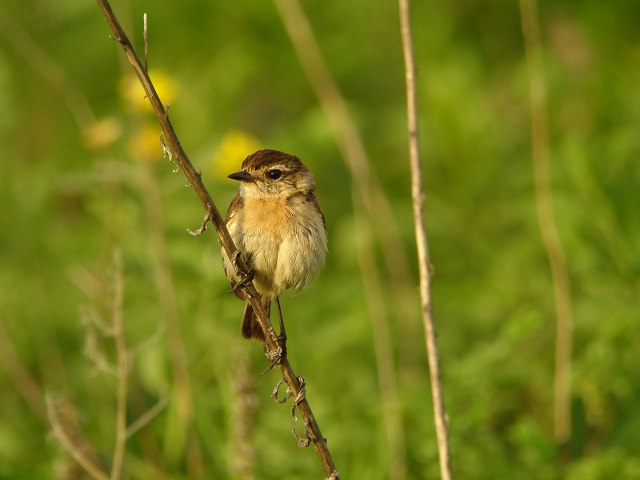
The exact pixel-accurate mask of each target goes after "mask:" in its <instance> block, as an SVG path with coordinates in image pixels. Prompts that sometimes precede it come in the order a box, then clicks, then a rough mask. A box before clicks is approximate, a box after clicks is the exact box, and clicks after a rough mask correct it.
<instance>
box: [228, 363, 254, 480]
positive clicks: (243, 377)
mask: <svg viewBox="0 0 640 480" xmlns="http://www.w3.org/2000/svg"><path fill="white" fill-rule="evenodd" d="M233 370H234V372H233V373H234V383H233V395H234V401H233V407H232V408H233V410H232V412H231V459H230V462H231V472H232V473H233V475H234V476H235V477H237V478H242V479H243V480H253V479H254V478H256V477H255V472H254V470H255V460H256V454H255V448H254V446H253V442H252V436H253V426H254V423H255V412H256V408H257V406H258V396H257V395H256V387H255V381H254V379H253V377H252V376H251V361H250V357H249V355H247V352H246V350H238V351H237V352H236V354H235V359H234V362H233Z"/></svg>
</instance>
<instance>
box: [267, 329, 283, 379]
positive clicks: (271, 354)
mask: <svg viewBox="0 0 640 480" xmlns="http://www.w3.org/2000/svg"><path fill="white" fill-rule="evenodd" d="M264 354H265V355H266V357H267V359H268V360H269V366H268V367H267V368H266V369H265V370H264V371H263V372H261V373H260V375H264V374H265V373H267V372H268V371H269V370H272V369H273V367H275V366H276V365H278V364H280V363H281V362H282V361H284V359H286V358H287V336H286V335H285V334H282V335H278V336H277V337H276V346H275V348H269V346H268V345H267V344H266V343H265V344H264Z"/></svg>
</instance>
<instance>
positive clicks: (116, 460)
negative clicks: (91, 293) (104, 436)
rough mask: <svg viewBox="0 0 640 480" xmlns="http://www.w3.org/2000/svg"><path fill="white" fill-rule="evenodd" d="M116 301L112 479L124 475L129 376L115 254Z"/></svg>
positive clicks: (121, 283)
mask: <svg viewBox="0 0 640 480" xmlns="http://www.w3.org/2000/svg"><path fill="white" fill-rule="evenodd" d="M114 270H115V279H114V282H113V283H114V290H115V291H114V299H113V300H114V301H113V341H114V343H115V347H116V365H117V377H116V378H117V381H118V386H117V398H116V405H117V408H116V441H115V446H114V448H113V460H112V461H113V463H112V465H111V477H110V479H111V480H118V479H119V478H120V477H121V476H122V463H123V460H124V451H125V446H126V444H127V381H128V378H129V352H127V345H126V343H125V339H124V318H123V307H122V300H123V290H124V279H123V278H122V259H121V257H120V256H119V255H118V254H115V255H114Z"/></svg>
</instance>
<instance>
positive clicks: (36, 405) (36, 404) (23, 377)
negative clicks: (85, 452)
mask: <svg viewBox="0 0 640 480" xmlns="http://www.w3.org/2000/svg"><path fill="white" fill-rule="evenodd" d="M0 365H2V366H3V367H4V369H5V370H6V371H7V374H8V375H9V378H10V379H11V381H12V382H13V384H14V385H15V387H16V389H17V390H18V392H20V395H22V398H24V400H25V401H26V402H27V404H29V406H30V407H31V409H32V410H33V411H34V413H36V414H37V416H38V417H40V419H41V420H44V421H45V422H46V420H47V411H46V406H45V402H44V395H43V393H42V390H41V389H40V387H39V386H38V383H37V382H36V380H35V379H34V378H33V377H32V376H31V374H30V373H29V370H28V369H27V368H26V367H25V366H24V364H23V363H22V361H21V360H20V357H18V354H17V352H16V349H15V348H14V346H13V343H12V342H11V339H10V338H9V336H8V335H7V332H6V330H5V328H4V323H3V319H2V318H1V317H0Z"/></svg>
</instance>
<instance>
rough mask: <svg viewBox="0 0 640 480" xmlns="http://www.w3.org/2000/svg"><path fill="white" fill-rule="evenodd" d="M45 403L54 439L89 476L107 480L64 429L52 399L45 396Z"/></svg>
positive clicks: (97, 479)
mask: <svg viewBox="0 0 640 480" xmlns="http://www.w3.org/2000/svg"><path fill="white" fill-rule="evenodd" d="M46 404H47V415H48V417H49V423H50V424H51V429H52V431H53V435H54V436H55V437H56V440H58V442H59V443H60V445H62V447H63V448H64V449H65V450H66V452H67V453H68V454H69V455H71V457H73V459H74V460H75V461H76V462H77V463H78V465H80V466H81V467H82V468H84V469H85V471H86V472H87V473H88V474H89V475H90V476H91V478H93V479H95V480H109V476H108V475H107V474H106V473H104V472H103V471H102V470H101V469H100V467H99V466H98V465H96V464H95V463H93V462H92V461H91V459H89V458H88V457H87V456H86V455H85V454H84V453H83V452H82V448H80V447H79V446H78V445H76V443H75V442H74V440H73V438H72V437H71V435H69V433H68V432H67V431H66V430H65V428H64V425H63V424H62V421H61V420H60V417H59V416H58V412H57V410H56V406H55V405H54V402H53V400H52V399H51V398H48V397H47V398H46Z"/></svg>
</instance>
